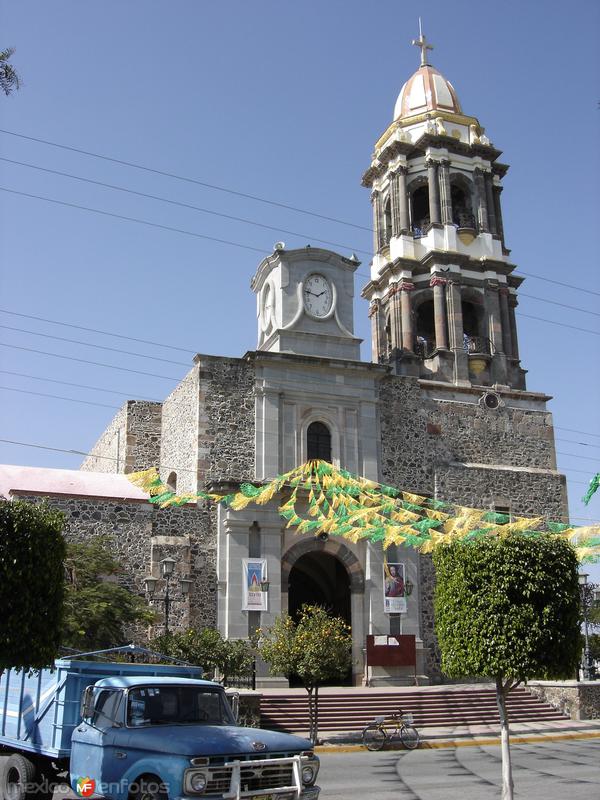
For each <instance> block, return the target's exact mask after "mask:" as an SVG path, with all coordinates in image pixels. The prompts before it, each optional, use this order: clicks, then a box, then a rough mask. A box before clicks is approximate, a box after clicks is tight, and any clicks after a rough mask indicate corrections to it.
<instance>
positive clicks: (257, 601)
mask: <svg viewBox="0 0 600 800" xmlns="http://www.w3.org/2000/svg"><path fill="white" fill-rule="evenodd" d="M242 566H243V569H242V578H243V584H242V611H266V610H267V596H268V592H265V591H263V587H262V586H261V584H262V583H264V582H266V580H267V562H266V560H265V559H264V558H244V559H243V560H242Z"/></svg>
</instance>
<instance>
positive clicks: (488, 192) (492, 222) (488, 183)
mask: <svg viewBox="0 0 600 800" xmlns="http://www.w3.org/2000/svg"><path fill="white" fill-rule="evenodd" d="M483 178H484V182H485V199H486V203H487V213H488V224H489V228H490V233H492V234H494V235H496V234H497V233H498V228H497V227H496V209H495V208H494V191H493V185H494V184H493V182H492V173H491V172H486V173H485V174H484V176H483Z"/></svg>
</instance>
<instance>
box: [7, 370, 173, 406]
mask: <svg viewBox="0 0 600 800" xmlns="http://www.w3.org/2000/svg"><path fill="white" fill-rule="evenodd" d="M0 373H1V374H3V375H13V376H16V377H17V378H28V379H29V380H32V381H42V382H43V383H58V384H60V385H61V386H74V387H75V388H77V389H90V390H91V391H94V392H106V393H107V394H119V395H121V396H123V397H128V398H129V399H130V400H133V399H135V400H149V401H150V402H151V403H160V402H162V401H161V400H157V399H156V398H155V397H144V396H143V395H140V394H137V393H136V392H119V391H117V390H116V389H106V388H105V387H103V386H89V385H88V384H85V383H72V382H71V381H59V380H57V379H56V378H42V377H40V376H39V375H27V374H26V373H24V372H13V371H12V370H9V369H0Z"/></svg>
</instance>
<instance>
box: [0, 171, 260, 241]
mask: <svg viewBox="0 0 600 800" xmlns="http://www.w3.org/2000/svg"><path fill="white" fill-rule="evenodd" d="M0 191H2V192H10V194H16V195H20V196H21V197H29V198H30V199H33V200H44V201H45V202H47V203H54V204H55V205H58V206H66V207H67V208H77V209H79V210H80V211H89V212H91V213H92V214H101V215H102V216H103V217H111V218H112V219H120V220H124V221H125V222H135V223H137V224H138V225H147V226H148V227H150V228H158V229H159V230H163V231H169V232H170V233H182V234H184V235H185V236H193V237H194V238H196V239H207V240H208V241H209V242H217V243H218V244H228V245H231V246H232V247H241V248H242V250H252V251H253V252H255V253H260V254H261V255H262V256H265V255H267V254H268V252H269V251H268V248H259V247H252V246H251V245H248V244H240V243H239V242H232V241H230V240H228V239H218V238H217V237H216V236H208V235H206V234H204V233H195V232H194V231H186V230H184V229H183V228H173V227H171V226H170V225H160V224H159V223H158V222H149V221H148V220H146V219H137V218H136V217H126V216H125V215H124V214H114V213H113V212H111V211H102V210H101V209H99V208H89V207H88V206H83V205H80V204H79V203H67V202H66V201H65V200H55V199H54V198H53V197H44V196H43V195H39V194H29V193H28V192H19V191H17V190H16V189H9V188H8V187H7V186H0Z"/></svg>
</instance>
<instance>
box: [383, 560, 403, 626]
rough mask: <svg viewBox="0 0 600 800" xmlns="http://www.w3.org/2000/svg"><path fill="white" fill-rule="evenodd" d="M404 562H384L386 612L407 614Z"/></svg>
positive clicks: (384, 608)
mask: <svg viewBox="0 0 600 800" xmlns="http://www.w3.org/2000/svg"><path fill="white" fill-rule="evenodd" d="M404 584H405V574H404V564H390V563H388V562H387V561H384V563H383V610H384V612H385V613H386V614H406V610H407V609H406V596H405V591H404Z"/></svg>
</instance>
